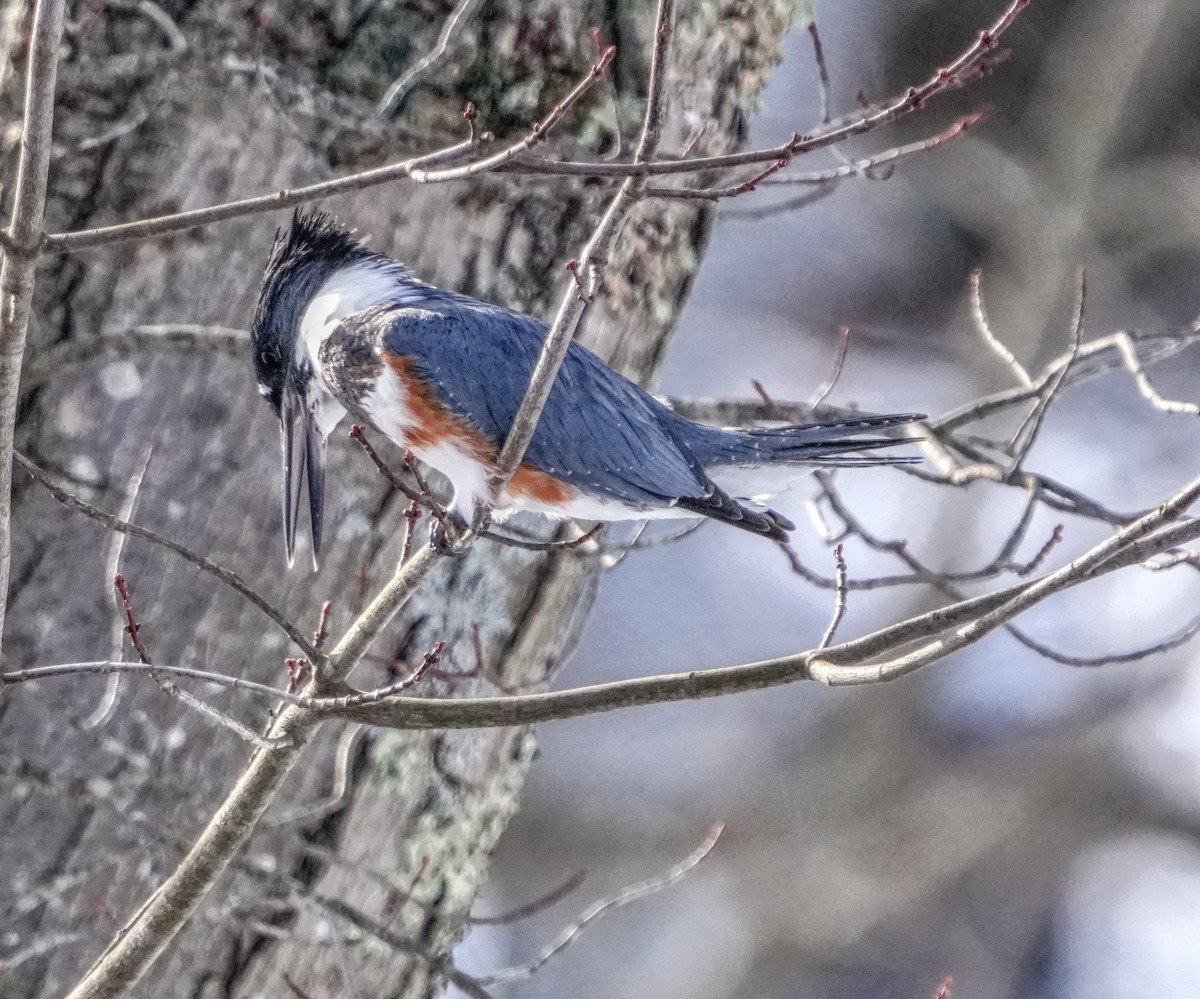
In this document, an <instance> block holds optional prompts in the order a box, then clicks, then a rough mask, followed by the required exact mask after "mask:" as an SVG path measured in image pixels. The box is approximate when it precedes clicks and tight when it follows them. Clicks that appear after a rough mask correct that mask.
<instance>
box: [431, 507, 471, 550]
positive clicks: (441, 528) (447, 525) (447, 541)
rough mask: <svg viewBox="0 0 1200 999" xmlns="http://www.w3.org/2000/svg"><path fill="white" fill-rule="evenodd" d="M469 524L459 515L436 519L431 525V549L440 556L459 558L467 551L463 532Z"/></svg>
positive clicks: (448, 515)
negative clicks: (463, 540)
mask: <svg viewBox="0 0 1200 999" xmlns="http://www.w3.org/2000/svg"><path fill="white" fill-rule="evenodd" d="M467 527H468V524H467V522H466V520H464V519H463V518H462V517H461V516H459V515H458V514H457V513H447V514H446V515H445V516H444V517H441V518H439V517H434V518H433V520H432V522H431V523H430V525H429V547H430V548H432V549H433V550H434V551H435V552H437V553H438V554H439V555H449V556H451V557H454V558H457V557H458V556H459V555H462V554H463V552H465V551H466V548H465V547H464V546H463V543H462V536H463V532H465V531H466V529H467Z"/></svg>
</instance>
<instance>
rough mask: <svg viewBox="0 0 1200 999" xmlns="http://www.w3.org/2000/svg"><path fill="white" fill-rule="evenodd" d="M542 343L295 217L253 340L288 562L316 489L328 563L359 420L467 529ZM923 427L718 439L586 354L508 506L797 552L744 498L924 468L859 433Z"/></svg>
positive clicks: (266, 285) (282, 235)
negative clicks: (809, 472) (437, 487)
mask: <svg viewBox="0 0 1200 999" xmlns="http://www.w3.org/2000/svg"><path fill="white" fill-rule="evenodd" d="M546 333H547V327H546V325H545V324H544V323H542V322H540V321H538V320H537V319H533V318H531V317H529V316H525V315H522V314H521V313H518V312H512V311H510V310H508V309H504V308H501V307H500V306H497V305H489V304H488V303H486V302H480V301H477V300H476V299H473V298H468V297H467V296H465V295H459V294H455V293H454V292H450V291H443V290H442V289H441V288H435V287H433V286H432V285H428V284H425V283H423V282H422V281H419V280H417V279H416V278H414V277H413V276H412V275H411V274H410V273H409V272H408V270H407V268H405V267H404V265H403V264H400V263H399V262H397V261H395V260H392V259H391V258H390V257H387V256H384V255H383V254H381V253H377V252H375V251H373V250H371V249H370V248H369V247H367V246H366V245H365V244H364V243H362V242H361V241H360V240H358V239H356V238H355V237H354V235H353V234H352V233H351V232H350V231H349V230H347V229H345V228H344V227H342V226H341V225H340V224H339V223H338V222H337V221H336V220H335V219H334V218H333V217H332V216H330V215H327V214H324V213H321V212H310V213H305V212H301V211H297V212H296V213H295V215H294V216H293V217H292V224H291V226H290V227H289V228H288V229H287V231H280V232H278V233H277V234H276V239H275V246H274V248H273V250H272V252H271V257H270V259H269V261H268V262H267V269H266V273H265V274H264V275H263V283H262V289H261V291H260V293H259V298H258V307H257V309H256V311H255V314H254V325H253V328H252V330H251V343H252V346H253V350H254V368H255V372H256V374H257V377H258V383H259V390H260V391H261V393H262V394H263V395H264V396H265V397H266V398H267V400H268V401H269V402H270V404H271V408H272V409H273V410H274V411H275V414H276V415H277V416H278V417H279V420H280V425H281V429H282V439H283V530H284V543H285V546H286V552H287V560H288V565H289V566H290V565H292V563H293V562H294V560H295V549H296V524H297V521H298V519H299V513H300V503H301V493H302V491H304V489H305V484H307V493H308V508H309V517H310V523H311V528H312V547H313V564H314V567H315V565H316V559H317V555H318V554H319V552H320V548H321V535H322V526H323V522H322V504H323V493H324V485H325V442H326V439H327V438H328V436H329V433H330V431H332V430H333V428H334V427H335V426H337V424H338V422H339V421H340V420H341V419H342V418H343V417H344V416H345V415H346V414H347V413H350V414H352V416H353V418H354V419H355V420H357V421H359V422H361V423H364V424H367V425H368V426H371V427H374V428H376V429H377V430H379V431H380V432H381V433H383V434H385V435H386V436H388V437H390V438H391V439H392V440H393V441H395V442H396V443H397V444H398V445H400V446H401V447H403V448H407V449H408V450H410V451H411V452H412V453H413V454H414V455H416V457H417V458H419V459H420V460H421V461H423V462H425V463H426V464H428V465H430V466H432V467H433V468H435V469H437V470H438V471H439V472H441V473H442V474H443V475H445V477H446V478H447V479H448V480H449V481H450V484H451V486H452V487H453V490H454V497H453V500H452V502H451V504H450V507H449V509H450V513H451V515H452V516H453V518H454V519H455V520H456V521H458V522H459V523H460V524H465V523H466V522H468V521H469V519H470V517H471V516H472V513H473V511H474V508H475V505H476V503H478V502H480V501H482V500H486V499H489V498H490V497H489V496H488V490H489V487H488V479H489V476H490V475H491V474H492V472H493V471H494V469H495V463H496V460H497V456H498V454H499V451H500V448H501V447H502V445H503V443H504V439H505V437H506V435H507V434H508V431H509V428H510V426H511V424H512V420H513V418H514V416H515V414H516V411H517V408H518V406H519V405H520V403H521V399H522V398H523V396H524V394H525V391H526V389H527V387H528V385H529V379H530V376H531V374H532V372H533V367H534V364H535V363H536V361H537V358H538V354H539V352H540V351H541V348H542V344H543V342H544V340H545V337H546ZM920 418H921V417H920V416H918V415H913V414H904V415H893V416H864V417H862V418H860V419H854V420H845V421H839V422H835V423H817V424H809V425H804V426H789V427H777V428H773V429H761V430H745V431H743V430H720V429H716V428H713V427H708V426H704V425H703V424H699V423H694V422H692V421H691V420H688V419H685V418H684V417H682V416H680V415H678V414H677V413H675V412H673V411H672V410H671V409H670V408H669V407H667V406H666V405H665V404H664V403H662V402H660V401H659V400H657V399H655V398H654V397H653V396H651V395H649V394H648V393H646V392H644V391H643V390H642V389H640V388H638V386H636V385H635V384H633V382H631V381H629V380H628V379H627V378H624V377H622V376H621V375H619V374H617V373H616V372H615V371H612V370H611V369H610V368H608V367H606V366H605V364H604V363H603V362H602V361H601V360H600V359H599V358H598V357H597V356H596V355H595V354H593V353H592V352H591V351H589V350H587V349H586V348H585V347H582V346H580V345H579V344H578V343H572V344H571V345H570V347H569V348H568V350H567V355H566V360H565V361H564V362H563V365H562V368H561V370H560V371H559V374H558V377H557V379H556V380H555V382H554V385H553V387H552V389H551V391H550V397H549V400H548V401H547V403H546V407H545V410H544V411H543V412H542V416H541V420H540V421H539V423H538V425H537V429H536V431H535V432H534V435H533V439H532V441H531V442H530V444H529V448H528V450H527V451H526V453H525V457H524V460H523V461H522V463H521V465H520V467H519V468H518V469H517V471H516V474H514V475H513V477H512V479H511V481H510V482H509V483H508V486H507V488H506V489H505V491H504V494H503V495H502V496H500V497H497V498H496V503H495V506H496V510H497V513H498V514H503V513H505V512H508V511H517V510H529V511H534V512H537V513H543V514H549V515H551V516H554V517H578V518H582V519H588V520H600V521H608V520H630V519H638V520H640V519H647V518H664V517H687V516H700V517H711V518H713V519H714V520H719V521H723V522H725V523H727V524H732V525H734V526H736V527H740V528H742V529H743V530H747V531H751V532H753V533H755V534H759V535H762V536H763V537H766V538H770V539H771V540H773V541H778V542H786V541H787V538H788V535H787V532H788V531H791V530H794V529H795V525H794V524H792V523H791V522H790V521H789V520H788V519H787V518H786V517H784V516H783V515H781V514H779V513H777V512H776V511H774V510H770V509H766V508H762V507H761V506H760V507H759V508H757V509H756V508H753V507H752V506H751V505H750V501H749V500H748V499H746V497H750V496H757V495H759V494H768V495H769V494H770V493H772V492H779V491H780V489H781V488H782V487H783V486H784V485H786V484H787V480H788V479H792V480H794V479H795V478H797V477H798V469H797V468H796V466H797V465H805V464H808V465H811V464H823V465H872V464H892V463H897V462H902V461H908V460H912V459H906V458H896V457H879V456H874V455H867V454H863V453H862V452H866V451H872V450H874V449H876V448H880V447H887V446H890V445H893V444H896V443H900V442H901V441H902V440H904V439H905V438H900V439H899V440H898V439H896V438H880V437H867V438H857V439H854V438H849V437H847V435H852V434H859V433H862V432H864V431H878V430H881V429H885V428H888V427H895V426H900V425H903V424H906V423H911V422H912V421H913V420H916V419H920ZM781 472H782V473H783V476H782V481H781V476H780V473H781ZM735 497H742V498H741V499H738V498H735Z"/></svg>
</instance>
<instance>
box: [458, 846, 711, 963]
mask: <svg viewBox="0 0 1200 999" xmlns="http://www.w3.org/2000/svg"><path fill="white" fill-rule="evenodd" d="M724 831H725V824H724V823H718V824H717V825H715V826H713V827H712V829H711V830H709V833H708V836H707V837H706V838H705V840H704V842H703V843H701V844H700V846H699V847H698V848H697V849H696V850H694V851H692V853H690V854H688V856H687V857H685V858H684V859H683V860H681V861H680V862H679V863H678V864H676V865H675V866H674V867H672V868H670V869H669V870H667V871H665V872H664V873H662V874H660V875H659V876H658V877H654V878H647V879H646V880H645V881H639V882H638V883H637V884H632V885H629V886H628V887H626V888H622V889H621V890H620V891H619V892H617V893H616V894H615V895H610V896H609V897H608V898H603V899H601V900H600V901H598V902H594V903H593V904H592V905H590V906H588V908H586V909H585V910H584V911H583V912H582V913H580V915H579V918H578V919H576V920H575V922H573V923H572V924H571V925H570V926H567V927H566V928H565V929H564V930H563V931H562V932H561V933H560V934H559V935H558V936H557V937H556V938H555V939H554V940H553V942H551V943H550V945H549V946H548V947H547V948H546V949H545V950H544V951H542V953H541V954H539V955H538V956H537V957H535V958H534V959H533V960H532V961H528V962H526V963H525V964H518V965H515V966H514V967H511V968H505V969H503V970H502V971H496V972H493V973H492V974H490V975H484V976H482V977H481V978H480V979H479V982H480V984H482V985H485V986H487V985H498V984H500V983H502V982H516V981H521V980H523V979H526V978H530V977H532V976H533V975H535V974H536V973H537V972H538V971H539V970H540V969H541V968H542V966H543V965H544V964H545V963H546V962H547V961H549V960H550V959H551V958H552V957H554V955H555V954H558V953H561V952H562V951H563V950H565V949H566V948H567V947H568V946H570V945H571V944H572V943H574V942H575V941H576V940H577V939H578V938H579V934H580V933H582V932H583V930H584V929H586V928H587V926H588V925H589V924H590V923H593V922H595V921H596V920H597V919H599V918H600V917H601V916H603V915H604V914H605V913H606V912H610V911H612V910H613V909H619V908H620V907H621V906H623V905H628V904H629V903H630V902H637V901H638V900H640V899H643V898H645V897H646V896H647V895H653V894H655V893H656V892H660V891H662V890H663V889H664V888H666V887H668V886H669V885H672V884H674V883H675V882H676V881H678V880H680V879H681V878H683V877H684V876H685V875H687V874H688V873H689V872H691V871H692V869H693V868H695V867H696V865H697V864H699V863H700V862H701V861H702V860H704V858H705V857H707V856H708V855H709V854H710V853H712V850H713V847H715V846H716V845H717V841H718V840H720V838H721V833H723V832H724Z"/></svg>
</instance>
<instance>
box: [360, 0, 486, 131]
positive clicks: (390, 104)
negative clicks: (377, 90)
mask: <svg viewBox="0 0 1200 999" xmlns="http://www.w3.org/2000/svg"><path fill="white" fill-rule="evenodd" d="M479 2H480V0H458V4H457V5H456V6H455V8H454V10H452V11H451V12H450V16H449V17H447V18H446V20H445V21H444V22H443V24H442V30H441V31H440V32H439V33H438V39H437V44H436V45H435V46H434V47H433V49H431V50H430V51H429V52H427V53H425V55H423V56H422V57H421V58H420V59H418V60H417V61H416V62H415V63H414V64H413V65H412V66H410V67H409V68H408V69H407V70H405V71H404V73H403V75H402V76H400V78H399V79H397V80H395V81H394V82H393V83H392V85H391V86H390V87H388V88H387V90H386V91H385V92H384V95H383V97H381V98H380V100H379V105H378V107H377V108H376V110H377V111H378V112H379V114H381V115H387V114H391V112H392V111H393V110H394V109H395V108H396V107H398V106H399V105H401V104H403V103H404V98H406V97H407V96H408V93H409V91H410V90H412V88H413V87H414V86H416V84H417V83H418V82H419V81H420V79H421V77H423V76H425V74H426V73H428V72H429V71H430V70H431V69H432V68H433V67H434V66H436V65H437V64H438V63H439V62H440V61H441V60H442V59H443V58H445V56H446V53H447V52H448V51H449V49H450V45H451V43H452V42H454V41H455V40H456V39H457V38H458V36H459V35H460V34H461V33H462V30H463V28H464V27H465V26H466V24H467V21H468V20H469V19H470V18H471V16H472V15H473V14H474V13H475V9H476V8H477V7H478V6H479Z"/></svg>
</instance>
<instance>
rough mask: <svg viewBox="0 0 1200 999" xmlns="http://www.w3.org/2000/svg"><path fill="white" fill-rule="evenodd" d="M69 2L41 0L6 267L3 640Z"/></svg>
mask: <svg viewBox="0 0 1200 999" xmlns="http://www.w3.org/2000/svg"><path fill="white" fill-rule="evenodd" d="M64 6H65V0H38V4H37V7H36V8H35V10H34V14H33V34H32V37H31V38H30V42H29V70H28V73H27V75H26V83H25V120H24V127H23V128H22V130H21V153H20V159H19V160H18V164H17V185H16V194H15V197H14V200H13V212H12V222H11V223H10V224H9V227H8V231H7V233H6V234H5V235H6V238H5V250H6V252H5V254H4V265H3V268H0V640H2V639H3V635H4V611H5V603H6V600H7V595H8V574H9V569H10V567H11V564H12V449H13V431H14V430H15V428H16V422H17V392H18V389H19V388H20V385H21V362H22V359H23V358H24V356H25V339H26V335H27V334H28V332H29V313H30V309H31V307H32V304H33V270H34V265H35V263H36V262H37V254H38V244H39V242H40V241H41V238H42V235H43V232H42V223H43V219H44V218H45V213H46V176H47V173H48V172H49V169H50V138H51V130H52V127H53V124H54V83H55V79H56V76H57V73H58V46H59V42H60V41H61V40H62V30H63V7H64Z"/></svg>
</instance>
